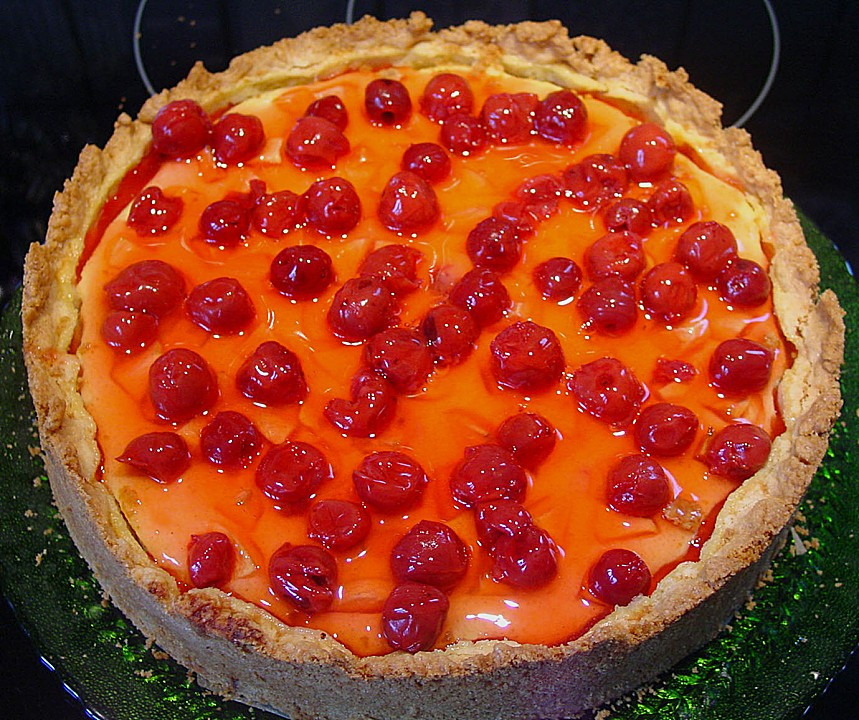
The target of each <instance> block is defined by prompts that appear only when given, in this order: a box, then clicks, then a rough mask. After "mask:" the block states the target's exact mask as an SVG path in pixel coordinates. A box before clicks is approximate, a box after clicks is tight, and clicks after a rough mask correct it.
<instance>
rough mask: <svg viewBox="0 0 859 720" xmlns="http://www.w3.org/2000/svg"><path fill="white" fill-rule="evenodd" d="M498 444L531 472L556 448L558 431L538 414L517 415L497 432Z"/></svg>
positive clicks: (505, 422) (512, 416) (503, 424)
mask: <svg viewBox="0 0 859 720" xmlns="http://www.w3.org/2000/svg"><path fill="white" fill-rule="evenodd" d="M495 435H496V437H497V438H498V443H499V444H500V445H501V446H502V447H504V448H506V449H507V450H509V451H510V452H511V453H513V457H515V458H516V462H518V463H519V464H521V465H522V466H523V467H526V468H528V469H529V470H534V469H535V468H536V467H537V466H538V465H540V464H541V463H542V462H543V461H544V460H545V459H546V458H547V457H548V456H549V453H551V452H552V450H553V449H554V447H555V442H556V441H557V439H558V435H557V431H556V430H555V428H554V427H553V426H552V423H550V422H549V421H548V420H546V418H544V417H543V416H542V415H537V413H517V414H516V415H511V416H510V417H509V418H507V419H506V420H505V421H504V422H503V423H501V425H499V427H498V430H497V431H496V432H495Z"/></svg>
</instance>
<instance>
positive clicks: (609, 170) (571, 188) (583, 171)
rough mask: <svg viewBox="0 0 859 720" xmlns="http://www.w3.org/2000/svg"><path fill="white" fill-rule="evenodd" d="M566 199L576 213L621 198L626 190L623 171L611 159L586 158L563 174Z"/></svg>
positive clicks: (620, 166) (619, 163)
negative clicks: (576, 209)
mask: <svg viewBox="0 0 859 720" xmlns="http://www.w3.org/2000/svg"><path fill="white" fill-rule="evenodd" d="M564 182H565V183H566V185H567V196H568V197H569V199H570V201H571V202H572V203H573V205H574V206H575V207H577V208H579V209H582V210H584V209H590V208H594V207H598V206H600V205H603V204H605V203H606V202H607V201H609V200H612V199H613V198H618V197H621V196H622V195H623V193H624V192H625V191H626V188H627V187H628V186H629V178H628V177H627V174H626V168H625V167H624V166H623V163H621V162H620V161H619V160H618V159H617V158H616V157H614V156H613V155H606V154H598V155H588V156H587V157H586V158H584V159H583V160H582V161H581V162H578V163H576V164H575V165H571V166H570V167H568V168H567V169H566V170H564Z"/></svg>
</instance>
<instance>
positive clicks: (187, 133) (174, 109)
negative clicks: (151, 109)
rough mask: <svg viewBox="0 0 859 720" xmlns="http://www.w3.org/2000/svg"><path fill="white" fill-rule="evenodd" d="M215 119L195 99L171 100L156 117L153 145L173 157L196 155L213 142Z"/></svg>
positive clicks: (162, 152) (153, 128)
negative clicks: (212, 119)
mask: <svg viewBox="0 0 859 720" xmlns="http://www.w3.org/2000/svg"><path fill="white" fill-rule="evenodd" d="M211 134H212V122H211V121H210V120H209V116H208V115H206V112H205V110H203V108H201V107H200V106H199V105H198V104H197V103H196V102H194V101H193V100H174V101H173V102H169V103H167V104H166V105H165V106H164V107H162V108H161V109H160V110H159V111H158V113H157V114H156V115H155V119H154V120H153V121H152V147H153V148H154V149H155V151H156V152H158V153H161V154H162V155H167V156H168V157H171V158H186V157H191V156H192V155H196V154H197V153H198V152H199V151H200V150H202V149H203V147H205V145H206V143H207V142H209V137H210V136H211Z"/></svg>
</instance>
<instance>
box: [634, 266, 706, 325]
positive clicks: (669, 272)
mask: <svg viewBox="0 0 859 720" xmlns="http://www.w3.org/2000/svg"><path fill="white" fill-rule="evenodd" d="M640 292H641V304H642V306H643V307H644V310H645V312H648V313H650V315H651V316H653V317H655V318H658V319H660V320H663V321H664V322H666V323H675V322H677V321H678V320H681V319H683V318H684V317H686V316H687V315H689V313H690V312H692V310H693V309H694V307H695V301H696V300H697V298H698V289H697V288H696V287H695V281H694V280H693V279H692V276H691V275H690V274H689V273H688V272H687V271H686V268H685V267H683V266H682V265H681V264H680V263H676V262H666V263H659V264H658V265H654V266H653V267H652V268H651V269H650V270H648V271H647V274H646V275H645V276H644V278H642V280H641V289H640Z"/></svg>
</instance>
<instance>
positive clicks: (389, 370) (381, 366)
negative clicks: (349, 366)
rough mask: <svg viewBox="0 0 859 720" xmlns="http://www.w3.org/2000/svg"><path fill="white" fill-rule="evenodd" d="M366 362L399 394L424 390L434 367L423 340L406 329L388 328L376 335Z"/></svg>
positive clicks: (365, 350)
mask: <svg viewBox="0 0 859 720" xmlns="http://www.w3.org/2000/svg"><path fill="white" fill-rule="evenodd" d="M364 361H365V362H366V363H367V366H368V367H369V368H370V369H371V370H374V371H375V372H377V373H379V375H381V376H382V377H383V378H385V380H387V381H388V382H389V383H391V385H392V386H393V387H394V389H395V390H396V391H397V392H400V393H403V394H406V395H413V394H414V393H416V392H418V391H419V390H420V389H421V387H423V385H424V383H425V382H426V380H427V378H428V377H429V375H430V373H431V372H432V368H433V360H432V355H430V351H429V349H428V348H427V346H426V345H425V344H424V341H423V338H422V337H421V336H420V335H419V334H418V333H417V332H416V331H415V330H408V329H406V328H400V327H395V328H388V329H386V330H382V331H381V332H378V333H376V334H375V335H373V336H372V337H371V338H370V339H369V340H368V341H367V344H366V346H365V347H364Z"/></svg>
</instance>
